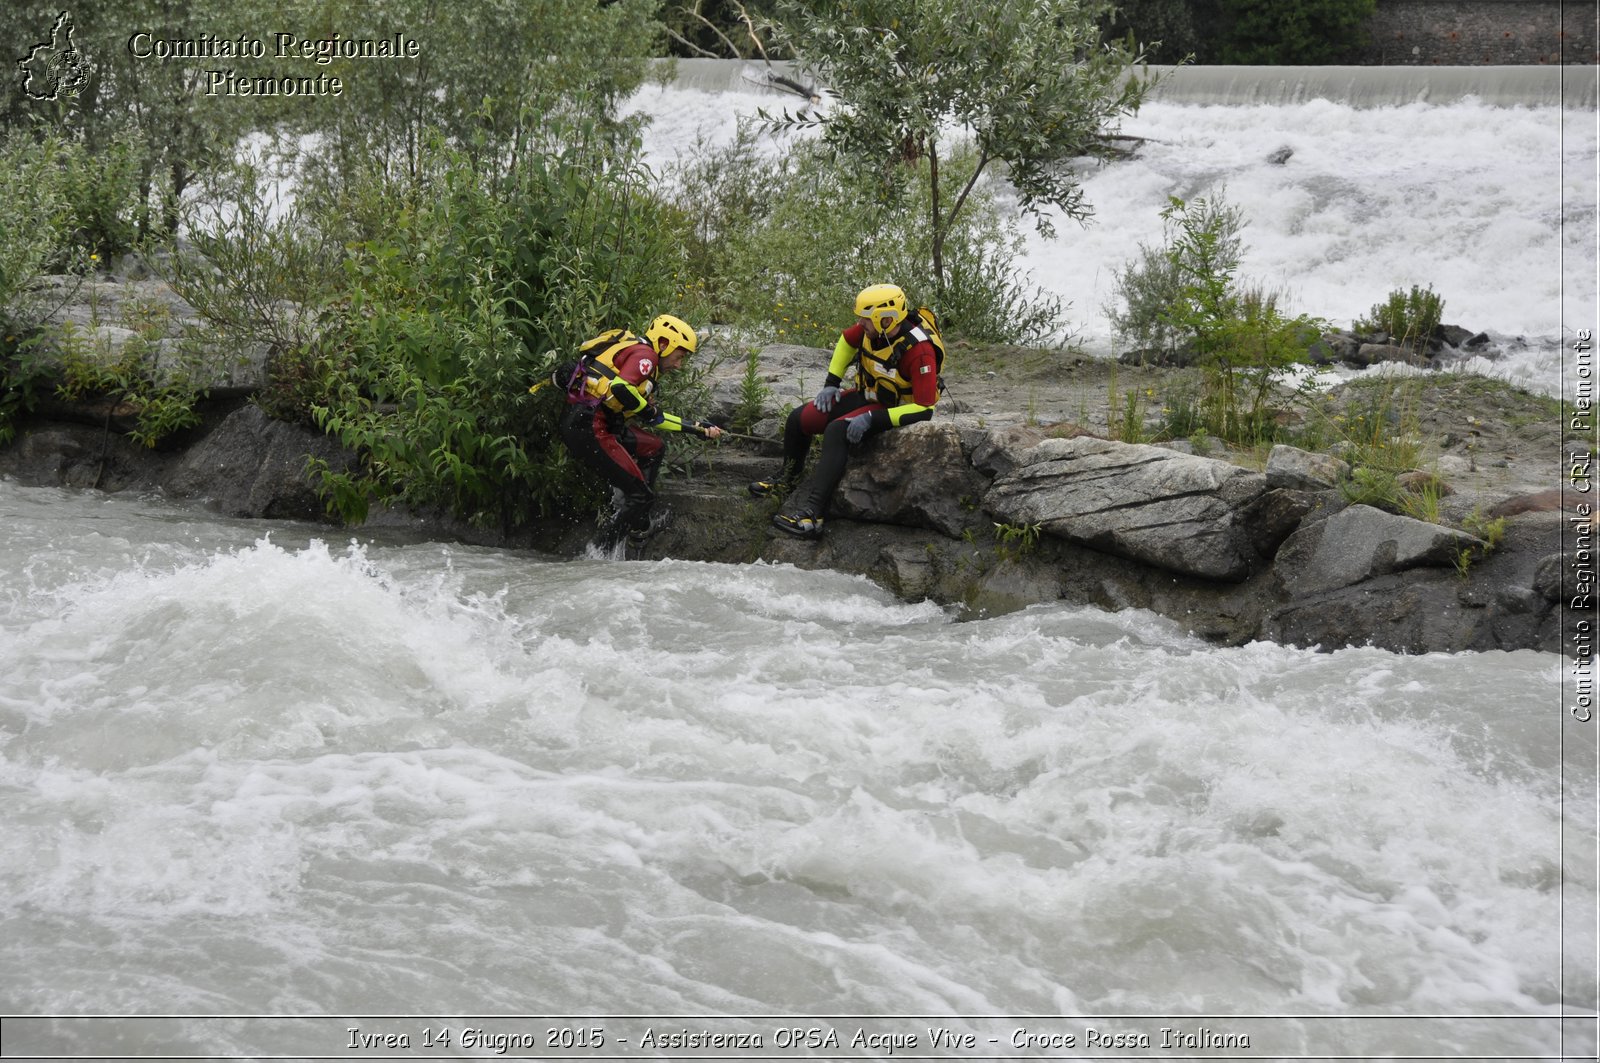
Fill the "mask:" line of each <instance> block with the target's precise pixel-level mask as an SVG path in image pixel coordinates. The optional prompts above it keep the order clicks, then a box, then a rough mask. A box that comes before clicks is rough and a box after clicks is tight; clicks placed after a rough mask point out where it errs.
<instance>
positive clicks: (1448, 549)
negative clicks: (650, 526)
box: [0, 345, 1594, 653]
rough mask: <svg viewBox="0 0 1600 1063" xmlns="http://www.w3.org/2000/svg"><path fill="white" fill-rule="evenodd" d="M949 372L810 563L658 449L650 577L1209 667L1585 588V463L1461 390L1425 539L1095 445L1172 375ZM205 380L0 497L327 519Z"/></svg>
mask: <svg viewBox="0 0 1600 1063" xmlns="http://www.w3.org/2000/svg"><path fill="white" fill-rule="evenodd" d="M952 353H953V357H952V359H951V366H950V373H949V374H948V376H949V379H950V384H951V387H950V391H949V392H948V394H947V398H946V400H945V401H944V402H942V403H941V408H940V414H939V416H938V417H937V418H936V419H935V420H934V421H932V422H930V423H927V424H921V425H916V426H913V427H909V428H907V429H903V430H900V431H897V432H892V433H888V434H887V435H885V436H882V437H880V438H877V439H874V440H871V441H869V442H868V443H866V444H865V445H864V446H863V447H862V448H861V450H860V452H859V453H858V454H857V455H856V456H854V458H853V459H852V462H851V468H850V470H849V472H848V473H847V475H846V477H845V480H844V482H843V483H842V485H841V488H840V491H839V494H838V496H837V497H836V499H835V506H834V510H833V514H832V519H830V521H829V532H828V535H827V537H826V538H825V539H824V540H822V541H821V542H818V543H811V542H800V541H796V540H793V539H789V538H787V537H784V536H782V535H780V534H779V533H777V532H775V531H774V530H773V529H772V528H771V527H770V526H769V524H768V520H769V518H770V515H771V513H772V512H773V509H774V508H775V504H774V503H772V502H771V501H764V500H754V499H751V498H750V497H749V496H748V495H747V493H746V492H745V489H744V488H745V484H746V483H747V482H748V481H749V480H751V479H756V478H759V477H760V476H762V475H765V474H769V473H770V472H771V471H772V470H773V468H774V466H775V464H776V449H775V448H774V447H772V446H771V445H762V444H754V443H749V442H739V441H733V442H725V443H723V444H722V445H720V446H716V447H710V446H705V447H694V448H692V449H686V450H684V451H683V452H682V455H683V459H682V461H680V462H679V463H678V464H676V465H675V466H674V467H673V468H672V469H671V470H670V471H669V472H668V473H667V474H666V475H665V476H664V478H663V482H662V484H661V489H662V490H661V493H662V495H663V497H664V499H665V500H666V502H667V503H668V504H669V505H671V506H672V507H673V511H674V512H673V521H672V523H671V524H670V525H669V526H668V527H667V529H666V530H665V531H664V532H663V533H662V534H661V535H660V536H658V537H657V538H656V539H655V540H653V541H652V542H651V543H650V545H649V546H648V547H647V549H646V556H647V557H667V556H670V557H679V558H688V559H698V560H707V561H721V562H733V563H744V562H755V561H767V562H779V563H789V564H793V565H796V566H799V567H803V568H821V567H827V568H834V569H838V570H842V571H847V572H856V573H861V574H863V575H866V576H868V577H870V578H871V579H873V580H875V581H877V582H879V583H881V584H882V585H884V586H886V587H888V588H891V589H892V590H894V591H895V592H896V593H898V594H900V595H902V596H904V597H906V598H909V599H922V598H930V599H933V600H936V601H939V602H942V603H949V604H952V605H958V606H960V607H962V608H965V609H967V610H970V611H972V612H974V613H983V612H996V611H1003V610H1010V609H1017V608H1022V607H1026V606H1028V605H1030V604H1034V603H1041V602H1050V601H1056V600H1066V601H1070V602H1074V603H1081V604H1091V605H1097V606H1101V607H1104V608H1107V609H1125V608H1133V607H1137V608H1144V609H1149V610H1152V611H1154V612H1157V613H1161V614H1163V615H1166V616H1169V617H1172V618H1174V619H1176V620H1178V621H1179V622H1181V623H1183V624H1185V625H1187V626H1188V627H1189V628H1190V629H1191V630H1193V631H1194V632H1195V633H1197V634H1199V635H1202V636H1204V637H1206V638H1208V639H1213V640H1217V641H1220V642H1225V643H1243V642H1247V641H1251V640H1256V639H1266V640H1272V641H1276V642H1282V643H1289V644H1294V645H1301V646H1318V647H1321V648H1324V649H1333V648H1337V647H1342V646H1351V645H1365V644H1371V645H1374V646H1378V647H1382V648H1386V649H1391V650H1396V651H1401V652H1410V653H1420V652H1430V651H1458V650H1515V649H1526V648H1532V649H1539V650H1546V651H1555V652H1561V651H1562V650H1563V649H1570V647H1564V646H1563V633H1562V627H1563V618H1564V616H1565V615H1566V613H1568V612H1569V611H1570V610H1571V607H1573V606H1574V605H1575V604H1576V605H1579V606H1583V605H1586V604H1587V603H1588V602H1589V601H1590V599H1589V598H1588V597H1587V596H1588V595H1589V594H1591V593H1592V590H1593V588H1592V582H1593V577H1592V573H1593V568H1594V566H1593V560H1592V558H1593V553H1592V542H1593V531H1594V526H1593V502H1594V495H1593V492H1592V489H1589V488H1588V487H1587V484H1584V483H1578V482H1574V481H1573V477H1571V476H1570V475H1567V474H1566V472H1565V471H1564V470H1569V469H1570V466H1571V462H1570V461H1568V460H1567V459H1565V458H1564V457H1563V455H1564V454H1565V453H1566V451H1567V450H1571V451H1573V453H1582V454H1584V455H1588V454H1591V453H1592V445H1593V443H1592V432H1591V433H1590V434H1589V436H1588V437H1587V438H1585V437H1583V436H1581V435H1579V436H1570V435H1569V436H1564V434H1563V428H1564V427H1565V426H1563V425H1562V424H1561V420H1560V411H1559V407H1558V406H1557V405H1556V404H1555V403H1553V402H1552V401H1551V400H1548V399H1544V398H1540V397H1538V396H1532V395H1527V394H1526V393H1523V392H1520V391H1517V390H1516V389H1513V388H1510V387H1508V386H1506V385H1502V384H1499V383H1496V382H1491V381H1486V380H1482V379H1480V378H1471V377H1462V376H1450V375H1442V374H1429V375H1428V376H1426V377H1425V378H1423V380H1422V381H1421V382H1420V383H1416V384H1413V385H1410V387H1411V388H1412V394H1411V396H1410V398H1409V400H1408V401H1409V402H1410V403H1411V408H1410V413H1409V416H1410V417H1411V418H1412V419H1413V420H1414V425H1413V426H1412V427H1413V429H1414V431H1415V432H1416V433H1417V434H1418V435H1420V436H1421V439H1420V440H1419V448H1420V453H1422V454H1423V455H1425V460H1424V461H1422V462H1421V463H1420V465H1421V467H1420V468H1419V470H1418V472H1419V480H1420V483H1421V485H1422V486H1421V487H1420V488H1419V490H1422V491H1425V492H1427V493H1428V494H1429V497H1430V498H1431V500H1432V505H1433V507H1434V512H1433V513H1432V514H1430V515H1431V516H1432V517H1434V518H1435V519H1431V520H1421V519H1416V518H1414V517H1410V516H1401V515H1398V514H1396V513H1393V512H1387V511H1385V510H1383V509H1380V508H1375V507H1374V506H1371V505H1364V504H1360V503H1359V502H1356V503H1352V501H1351V500H1350V497H1349V496H1350V495H1351V492H1350V491H1348V490H1341V480H1342V479H1345V478H1347V477H1348V476H1349V472H1350V470H1349V468H1348V466H1346V465H1345V464H1344V463H1343V462H1342V461H1340V460H1339V459H1338V458H1337V457H1334V456H1330V455H1329V454H1325V453H1312V452H1309V451H1304V450H1298V449H1295V448H1291V447H1283V446H1279V447H1275V448H1272V449H1270V450H1263V451H1250V452H1238V451H1229V450H1228V449H1227V448H1224V447H1222V446H1221V444H1220V443H1217V442H1216V441H1215V440H1209V441H1208V440H1207V439H1205V438H1202V437H1196V438H1190V439H1184V440H1177V441H1172V442H1168V443H1165V444H1160V445H1151V444H1146V443H1129V442H1121V441H1118V440H1115V439H1110V438H1107V436H1108V435H1110V434H1112V432H1113V431H1114V430H1115V426H1117V425H1119V424H1125V423H1127V421H1126V403H1128V402H1134V403H1135V404H1136V405H1143V406H1144V409H1143V411H1142V414H1141V416H1142V417H1144V418H1145V419H1150V418H1153V417H1155V416H1156V414H1157V413H1158V412H1159V409H1160V404H1161V403H1162V402H1163V401H1167V399H1168V397H1169V396H1170V395H1172V394H1174V393H1175V391H1177V390H1179V389H1181V388H1183V387H1185V386H1187V381H1188V380H1189V379H1190V378H1189V377H1186V376H1184V375H1182V374H1183V371H1182V370H1175V369H1171V368H1161V367H1149V366H1143V367H1135V366H1117V365H1115V364H1112V363H1108V362H1104V361H1099V360H1095V359H1085V358H1081V357H1074V356H1072V355H1070V354H1063V353H1060V352H1054V353H1051V352H1036V351H1021V350H1018V351H998V352H997V351H992V350H990V351H983V352H978V351H960V350H957V351H954V352H952ZM964 356H965V357H964ZM825 361H826V355H825V353H824V352H821V351H817V350H811V349H807V348H801V347H792V346H781V345H780V346H772V347H768V348H765V349H763V350H762V352H761V354H760V357H759V359H758V377H759V383H760V384H761V385H762V387H763V388H764V389H765V390H766V397H765V407H766V409H767V410H768V412H769V414H770V416H769V417H768V419H767V420H765V421H763V422H761V423H759V424H757V426H756V429H755V434H756V435H759V436H765V437H768V438H770V437H773V436H776V435H777V434H779V430H780V426H781V422H780V421H779V420H778V413H779V411H781V410H783V409H785V408H787V407H789V406H791V405H792V404H794V403H795V402H798V401H803V399H805V398H808V397H809V394H810V392H811V391H812V390H814V388H815V387H816V385H817V384H818V383H819V382H820V379H821V375H822V372H823V367H824V363H825ZM229 372H230V379H229V382H228V386H227V387H226V388H221V389H218V391H217V392H216V393H215V394H216V395H217V396H218V397H217V398H214V399H213V400H211V401H210V402H209V403H207V404H206V405H205V406H203V407H202V412H203V414H204V418H203V421H202V423H201V424H200V425H199V426H197V427H194V428H191V429H189V430H187V431H186V432H184V433H182V434H180V435H179V436H177V437H175V438H174V439H173V440H172V441H171V444H170V445H168V446H164V447H163V448H162V449H160V450H151V449H148V448H144V447H140V446H137V445H135V444H133V443H132V442H131V441H130V440H128V439H127V438H126V437H125V436H124V435H122V434H121V433H120V432H119V431H118V430H117V428H118V426H119V423H120V418H121V417H122V416H123V415H124V413H125V411H118V410H116V409H106V408H100V407H96V406H94V405H93V404H85V403H63V402H59V401H48V402H45V403H43V404H41V406H40V408H39V411H38V413H37V414H36V415H35V416H34V417H32V418H31V419H29V420H28V421H26V422H24V423H23V424H21V425H20V426H19V432H18V436H17V439H16V440H15V442H14V443H13V444H12V445H11V446H9V447H7V448H5V449H3V450H0V475H3V476H7V477H10V478H13V479H15V480H18V481H20V482H23V483H27V484H45V485H63V486H72V487H83V488H96V489H99V490H105V491H128V490H137V491H150V490H157V491H161V492H163V493H165V494H167V495H169V496H172V497H175V498H188V499H202V500H205V501H206V502H207V503H208V504H209V505H211V506H213V507H214V508H216V509H218V510H219V511H221V512H223V513H226V514H229V515H235V516H244V517H256V518H267V519H272V518H296V519H309V520H324V519H326V518H325V516H324V513H323V507H322V504H321V502H320V500H319V499H318V498H317V497H316V495H315V494H314V492H313V491H312V490H311V488H310V486H309V484H308V483H307V482H306V480H305V475H304V470H305V465H306V458H307V456H308V455H312V456H315V457H318V458H321V459H323V460H325V461H327V462H329V463H330V464H331V465H334V466H336V467H337V466H338V465H340V464H341V463H344V462H349V461H353V460H354V456H353V455H350V454H348V453H346V452H344V451H343V450H342V449H341V448H340V447H339V446H338V445H337V444H336V443H334V442H333V441H332V440H331V439H328V438H327V437H324V436H321V435H318V434H317V433H315V432H313V431H311V430H308V429H306V428H304V427H301V426H296V425H291V424H287V423H283V422H278V421H273V420H271V419H269V418H268V417H267V416H266V415H265V414H264V413H263V412H262V410H261V409H260V408H259V407H257V406H255V405H253V404H252V403H250V402H249V401H248V395H249V393H250V391H251V385H250V379H251V376H250V371H249V369H248V368H247V367H246V368H243V369H241V368H240V366H239V365H238V364H237V363H236V364H234V365H233V366H231V367H230V370H229ZM744 373H745V366H744V364H743V361H742V360H740V359H734V358H727V359H724V360H723V361H721V362H720V364H718V365H716V366H715V367H714V368H713V369H712V370H711V371H710V372H709V373H708V374H707V375H706V377H705V378H704V379H703V381H702V382H701V385H702V389H701V392H700V393H701V395H702V397H703V398H704V401H705V402H706V403H707V404H708V405H709V407H710V409H709V410H685V411H684V412H686V413H699V414H704V413H711V414H713V415H715V416H719V417H720V418H722V419H726V418H728V417H731V416H732V415H733V413H734V411H735V410H736V409H738V408H739V407H740V406H741V404H742V403H745V402H747V401H748V390H747V387H746V385H747V384H748V383H749V381H747V380H745V379H744ZM1325 401H1326V403H1327V410H1326V411H1325V412H1326V415H1327V416H1328V417H1329V418H1330V419H1333V420H1337V419H1339V418H1340V417H1342V416H1343V415H1342V414H1340V413H1339V412H1338V411H1339V410H1340V409H1341V408H1342V409H1351V410H1353V409H1354V407H1355V405H1356V404H1358V403H1360V402H1362V401H1367V400H1366V399H1364V398H1363V396H1362V395H1361V393H1360V392H1359V389H1355V388H1350V387H1346V388H1340V389H1335V390H1334V391H1333V392H1331V393H1330V394H1329V396H1328V398H1327V399H1326V400H1325ZM1119 404H1122V405H1121V407H1120V408H1119ZM1580 488H1583V489H1580ZM372 523H373V524H375V525H380V526H394V525H403V526H406V527H409V528H412V529H414V530H415V531H416V532H417V533H419V534H426V535H433V536H440V537H456V538H461V539H464V540H467V541H472V542H477V543H481V544H486V545H500V546H513V547H524V548H528V547H531V548H536V549H540V550H544V551H547V552H550V553H554V554H557V555H563V556H571V555H575V554H577V553H579V552H581V550H582V549H583V544H584V543H585V541H586V540H587V538H588V536H589V534H590V532H591V530H592V529H591V528H589V527H588V526H575V525H571V524H561V523H555V522H551V523H548V524H546V525H544V526H540V527H535V528H531V529H526V530H524V531H522V532H520V533H519V534H517V535H515V536H501V535H493V534H490V533H486V532H483V531H481V530H478V529H472V528H469V527H466V526H463V525H460V524H458V523H456V522H452V521H450V520H447V519H441V518H437V517H430V516H427V515H419V514H400V513H380V514H376V515H375V516H374V518H373V521H372ZM1591 608H1592V607H1591Z"/></svg>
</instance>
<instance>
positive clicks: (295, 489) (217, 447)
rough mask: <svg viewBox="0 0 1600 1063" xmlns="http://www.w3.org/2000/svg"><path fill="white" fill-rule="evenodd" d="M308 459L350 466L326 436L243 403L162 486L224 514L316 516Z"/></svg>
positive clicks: (320, 513)
mask: <svg viewBox="0 0 1600 1063" xmlns="http://www.w3.org/2000/svg"><path fill="white" fill-rule="evenodd" d="M308 457H313V458H320V459H322V460H324V461H326V462H327V463H328V464H329V466H330V467H332V468H333V469H334V470H335V471H342V470H347V469H349V468H352V467H353V466H354V464H355V458H354V455H352V454H351V453H350V452H349V451H348V450H346V449H345V448H344V447H342V446H340V445H339V444H338V443H337V442H335V441H334V440H333V439H332V438H330V437H328V436H325V435H322V434H321V433H319V432H315V431H313V430H311V429H309V428H304V427H301V426H299V425H292V424H286V423H285V422H283V421H274V420H272V419H271V418H269V417H268V416H267V415H266V414H265V413H263V412H262V410H261V408H260V407H259V406H255V405H247V406H243V407H241V408H240V409H238V410H237V411H235V412H234V413H232V414H231V415H229V416H228V417H227V419H226V420H224V421H223V422H222V424H220V425H219V426H217V428H216V430H215V431H213V432H211V433H210V434H209V435H207V436H206V437H205V438H204V439H202V440H201V441H200V442H199V443H197V444H196V445H195V446H194V447H193V448H192V449H190V450H189V451H188V453H186V454H185V455H184V456H183V459H182V460H181V461H180V462H179V463H178V465H177V467H176V468H175V469H173V470H172V472H171V473H170V474H168V475H167V476H166V478H165V480H164V481H163V483H162V486H163V487H164V488H165V489H166V490H167V491H168V492H170V493H171V494H173V495H176V496H178V497H179V498H203V499H206V500H207V501H209V502H210V503H211V504H212V505H214V506H216V508H217V509H218V510H219V511H220V512H222V513H223V514H225V515H227V516H230V517H274V518H287V519H298V520H319V519H323V518H324V517H325V511H324V507H323V504H322V501H321V499H319V498H318V497H317V494H316V491H315V490H314V489H313V487H312V485H311V482H310V481H309V480H308V479H307V477H306V459H307V458H308Z"/></svg>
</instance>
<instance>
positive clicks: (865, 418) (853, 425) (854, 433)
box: [844, 413, 872, 443]
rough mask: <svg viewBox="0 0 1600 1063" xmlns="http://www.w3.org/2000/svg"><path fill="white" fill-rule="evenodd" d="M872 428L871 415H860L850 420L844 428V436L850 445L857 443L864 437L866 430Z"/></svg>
mask: <svg viewBox="0 0 1600 1063" xmlns="http://www.w3.org/2000/svg"><path fill="white" fill-rule="evenodd" d="M871 427H872V414H870V413H860V414H857V415H856V416H854V417H852V418H850V423H849V424H848V425H847V426H845V430H844V435H845V438H846V439H848V440H849V441H850V442H851V443H859V442H861V440H862V438H863V437H865V436H866V434H867V429H869V428H871Z"/></svg>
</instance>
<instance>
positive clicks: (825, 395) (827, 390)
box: [811, 384, 839, 413]
mask: <svg viewBox="0 0 1600 1063" xmlns="http://www.w3.org/2000/svg"><path fill="white" fill-rule="evenodd" d="M838 401H839V389H838V388H836V387H834V386H833V385H832V384H826V385H824V386H823V388H822V390H821V391H819V392H817V397H816V398H814V399H812V400H811V405H813V406H815V407H816V408H817V412H818V413H827V412H828V411H829V410H831V409H833V404H834V403H836V402H838Z"/></svg>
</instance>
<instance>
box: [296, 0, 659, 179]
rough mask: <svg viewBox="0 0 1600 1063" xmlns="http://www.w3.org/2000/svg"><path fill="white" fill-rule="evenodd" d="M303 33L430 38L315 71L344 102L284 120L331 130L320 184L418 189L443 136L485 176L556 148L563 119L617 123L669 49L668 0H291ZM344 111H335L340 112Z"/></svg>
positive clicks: (323, 145) (337, 59) (317, 163)
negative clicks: (378, 0) (392, 54)
mask: <svg viewBox="0 0 1600 1063" xmlns="http://www.w3.org/2000/svg"><path fill="white" fill-rule="evenodd" d="M288 6H289V10H290V11H291V12H293V13H294V14H293V17H292V18H289V19H287V20H285V19H281V18H280V19H278V20H277V21H278V22H283V21H287V22H290V23H292V24H293V25H295V26H296V28H297V31H298V33H299V35H300V37H302V38H303V39H309V40H314V41H315V40H326V39H330V38H332V37H333V36H334V35H335V34H337V35H338V36H340V37H342V38H345V39H352V38H353V39H363V38H365V39H373V40H385V39H389V40H392V39H393V38H394V36H395V34H397V33H398V34H404V35H406V36H407V37H410V38H412V39H414V40H415V41H416V42H417V45H418V48H417V55H416V57H415V58H412V59H404V60H388V61H375V60H372V59H364V58H360V57H354V58H349V57H344V56H334V57H332V60H331V62H329V63H328V64H327V65H324V66H316V67H310V68H309V69H315V70H317V71H321V72H325V73H327V74H328V75H329V76H336V77H339V78H340V80H341V82H342V84H343V93H342V94H341V96H340V97H339V99H338V100H337V101H327V100H323V101H320V103H318V104H317V105H314V106H310V107H301V108H297V109H296V110H295V112H294V113H292V114H285V119H286V128H287V129H288V130H289V131H291V132H294V133H317V134H320V135H321V136H320V139H319V141H318V146H317V147H316V149H315V151H316V156H315V160H314V165H311V166H307V167H303V169H304V170H305V172H306V176H307V178H308V179H311V180H314V181H318V182H322V183H327V182H333V183H337V182H338V181H339V180H340V179H341V178H344V177H349V176H351V175H354V174H356V173H357V172H358V171H362V170H367V169H372V168H374V167H375V168H376V169H377V171H378V172H380V173H382V174H384V175H385V178H386V180H388V181H390V182H391V183H396V182H398V183H405V184H409V185H411V186H413V187H414V186H416V184H417V182H418V181H419V180H420V178H421V177H422V175H423V174H424V173H425V172H426V170H427V159H426V154H427V152H428V151H429V150H430V148H429V145H430V134H431V131H437V132H438V133H439V134H440V135H442V136H443V138H444V140H445V142H446V143H447V144H449V145H451V146H452V147H453V148H455V149H457V150H459V151H462V152H464V153H465V155H466V158H467V159H468V160H469V161H470V162H471V163H472V165H473V166H475V167H477V168H480V169H498V170H500V171H501V172H509V171H511V170H514V169H515V168H516V167H517V165H518V164H519V161H520V160H522V159H524V158H526V157H527V156H528V155H529V154H531V153H536V152H539V151H543V150H549V149H553V145H552V143H551V140H550V137H549V136H548V135H547V130H549V129H550V128H551V126H552V123H554V122H556V121H557V120H560V119H563V118H580V117H587V118H598V119H602V120H606V121H613V117H614V115H615V112H616V106H617V104H618V103H620V101H622V100H623V99H626V98H627V96H628V95H629V94H630V93H632V92H633V90H634V89H636V88H637V87H638V86H639V85H640V84H641V83H642V82H643V81H644V79H645V76H646V74H647V73H648V70H649V67H648V63H647V61H646V60H647V57H648V56H650V55H651V54H653V53H654V52H656V51H658V50H659V49H658V42H659V40H660V26H659V24H658V23H657V22H656V21H655V20H654V14H655V10H656V7H657V0H614V2H611V3H603V4H596V3H594V2H593V0H478V2H475V3H473V4H471V5H470V6H467V7H463V6H461V5H459V4H455V3H450V2H447V0H388V2H386V3H384V4H382V5H376V4H373V5H366V4H363V5H359V6H358V5H329V4H326V3H323V2H321V0H290V4H289V5H288ZM329 103H332V104H333V105H332V106H328V105H327V104H329Z"/></svg>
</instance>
